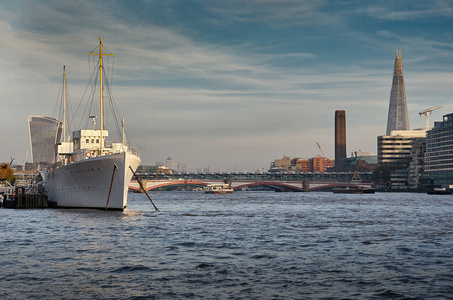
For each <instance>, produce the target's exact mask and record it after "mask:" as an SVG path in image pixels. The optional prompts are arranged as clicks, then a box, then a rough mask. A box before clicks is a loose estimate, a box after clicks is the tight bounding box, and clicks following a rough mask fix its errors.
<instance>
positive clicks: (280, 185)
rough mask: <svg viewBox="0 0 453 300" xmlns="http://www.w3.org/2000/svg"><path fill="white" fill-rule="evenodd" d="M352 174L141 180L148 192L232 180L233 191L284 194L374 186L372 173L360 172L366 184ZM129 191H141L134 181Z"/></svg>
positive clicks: (148, 177) (166, 176) (145, 177)
mask: <svg viewBox="0 0 453 300" xmlns="http://www.w3.org/2000/svg"><path fill="white" fill-rule="evenodd" d="M352 176H353V174H352V173H278V174H269V173H266V174H254V173H243V174H242V173H235V174H217V173H216V174H196V173H195V174H151V175H149V174H142V175H141V176H139V177H140V181H141V183H142V185H143V186H144V188H145V189H146V190H147V191H158V190H159V191H163V190H193V189H197V188H202V187H204V186H206V185H208V184H219V183H223V182H224V180H230V181H231V185H232V186H233V189H234V190H236V191H237V190H248V189H255V188H257V187H265V188H267V189H272V190H275V191H281V192H309V191H316V190H332V189H333V188H335V187H348V186H349V187H371V186H372V183H371V180H366V179H371V173H360V176H361V178H362V180H363V182H351V179H352ZM129 189H130V190H133V191H140V184H139V183H138V182H137V181H136V180H134V181H132V182H131V183H130V185H129Z"/></svg>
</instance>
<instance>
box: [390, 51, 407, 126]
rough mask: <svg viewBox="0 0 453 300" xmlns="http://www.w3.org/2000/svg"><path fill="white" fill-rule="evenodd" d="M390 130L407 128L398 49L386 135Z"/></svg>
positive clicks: (404, 93) (402, 77)
mask: <svg viewBox="0 0 453 300" xmlns="http://www.w3.org/2000/svg"><path fill="white" fill-rule="evenodd" d="M392 130H409V116H408V114H407V101H406V88H405V86H404V74H403V60H402V56H401V51H400V52H399V53H398V50H396V55H395V66H394V68H393V81H392V90H391V92H390V103H389V114H388V118H387V135H390V132H391V131H392Z"/></svg>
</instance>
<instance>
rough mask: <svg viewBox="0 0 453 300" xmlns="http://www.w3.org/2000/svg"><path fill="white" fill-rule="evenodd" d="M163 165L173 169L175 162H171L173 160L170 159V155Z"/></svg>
mask: <svg viewBox="0 0 453 300" xmlns="http://www.w3.org/2000/svg"><path fill="white" fill-rule="evenodd" d="M165 166H166V167H167V168H169V169H170V170H174V169H175V163H174V162H173V160H172V159H171V157H168V158H167V160H166V161H165Z"/></svg>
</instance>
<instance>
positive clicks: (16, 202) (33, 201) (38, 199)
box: [3, 188, 49, 209]
mask: <svg viewBox="0 0 453 300" xmlns="http://www.w3.org/2000/svg"><path fill="white" fill-rule="evenodd" d="M3 207H4V208H21V209H29V208H48V207H49V201H48V200H47V195H45V194H40V193H24V189H23V188H16V191H15V194H14V196H13V197H12V198H11V199H5V200H3Z"/></svg>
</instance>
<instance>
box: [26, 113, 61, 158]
mask: <svg viewBox="0 0 453 300" xmlns="http://www.w3.org/2000/svg"><path fill="white" fill-rule="evenodd" d="M28 126H29V130H30V148H31V153H32V159H33V162H34V163H38V164H40V163H48V164H52V163H54V162H55V144H56V143H57V142H59V141H60V136H61V128H62V122H61V121H60V120H57V119H54V118H49V117H45V116H29V117H28Z"/></svg>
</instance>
